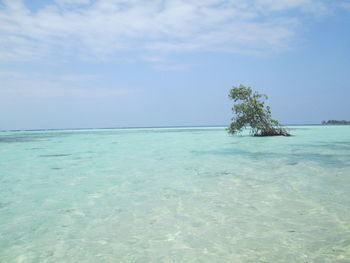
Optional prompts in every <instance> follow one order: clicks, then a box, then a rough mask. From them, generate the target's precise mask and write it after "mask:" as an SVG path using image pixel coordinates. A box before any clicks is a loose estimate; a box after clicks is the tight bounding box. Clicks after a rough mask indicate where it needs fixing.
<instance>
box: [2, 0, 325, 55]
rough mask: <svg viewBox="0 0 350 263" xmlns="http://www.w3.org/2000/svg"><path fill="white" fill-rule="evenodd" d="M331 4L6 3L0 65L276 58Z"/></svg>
mask: <svg viewBox="0 0 350 263" xmlns="http://www.w3.org/2000/svg"><path fill="white" fill-rule="evenodd" d="M327 2H328V1H323V0H229V1H223V0H193V1H185V0H150V1H143V0H128V1H126V0H95V1H89V0H56V2H54V3H52V4H46V5H45V6H43V7H42V8H39V9H38V10H37V11H35V12H33V11H31V9H30V8H29V6H26V4H25V3H24V2H23V1H22V0H3V1H2V6H0V61H13V60H25V59H29V60H33V59H40V58H47V57H50V56H54V55H57V54H58V55H60V56H72V55H73V56H79V57H82V58H90V59H95V58H106V57H107V58H108V57H110V56H113V55H116V54H118V53H120V52H122V51H133V50H137V51H147V52H151V53H169V52H190V51H222V52H231V53H250V54H252V53H253V54H255V53H264V52H275V51H280V50H283V49H286V48H288V46H289V41H291V40H293V38H294V37H295V35H296V32H297V28H298V26H299V25H300V24H301V23H302V22H303V21H302V18H303V17H304V16H308V15H314V14H323V13H325V12H326V10H328V9H329V6H328V5H327ZM286 12H288V13H287V14H286Z"/></svg>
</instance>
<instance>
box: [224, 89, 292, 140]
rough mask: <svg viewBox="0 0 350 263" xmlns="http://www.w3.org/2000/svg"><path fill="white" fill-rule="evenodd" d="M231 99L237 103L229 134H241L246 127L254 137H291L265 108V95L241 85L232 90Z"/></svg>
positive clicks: (234, 107)
mask: <svg viewBox="0 0 350 263" xmlns="http://www.w3.org/2000/svg"><path fill="white" fill-rule="evenodd" d="M229 98H230V99H232V100H233V101H234V102H235V104H234V106H233V108H232V111H233V112H234V114H235V116H234V117H233V118H232V120H233V122H232V123H231V124H230V126H229V127H228V132H229V133H231V134H236V133H240V132H242V131H243V129H245V128H246V127H250V128H251V130H250V132H251V134H252V135H253V136H276V135H282V136H290V134H289V133H288V132H287V130H286V129H284V128H282V127H281V126H280V124H279V122H278V121H277V120H274V119H272V118H271V109H270V107H269V106H265V100H267V98H268V97H267V96H266V95H265V94H259V93H258V92H256V91H255V92H253V90H252V88H250V87H245V86H243V85H239V87H233V88H232V89H231V90H230V93H229Z"/></svg>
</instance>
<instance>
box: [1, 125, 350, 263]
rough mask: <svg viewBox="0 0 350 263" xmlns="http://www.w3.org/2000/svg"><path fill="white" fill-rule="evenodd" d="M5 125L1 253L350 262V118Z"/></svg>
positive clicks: (82, 258) (65, 258)
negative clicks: (234, 126) (251, 132)
mask: <svg viewBox="0 0 350 263" xmlns="http://www.w3.org/2000/svg"><path fill="white" fill-rule="evenodd" d="M290 132H291V133H292V134H293V135H294V136H292V137H263V138H257V137H249V136H230V135H228V134H227V132H226V131H225V128H223V127H194V128H147V129H146V128H145V129H101V130H57V131H15V132H0V186H1V188H0V262H3V263H12V262H33V263H37V262H84V263H85V262H123V263H124V262H209V263H214V262H218V263H219V262H220V263H223V262H233V263H241V262H242V263H246V262H247V263H248V262H249V263H263V262H264V263H282V262H283V263H305V262H309V263H311V262H315V263H316V262H317V263H326V262H327V263H328V262H329V263H334V262H338V263H340V262H342V263H345V262H350V126H292V127H290Z"/></svg>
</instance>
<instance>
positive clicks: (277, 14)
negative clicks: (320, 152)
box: [0, 0, 350, 130]
mask: <svg viewBox="0 0 350 263" xmlns="http://www.w3.org/2000/svg"><path fill="white" fill-rule="evenodd" d="M240 83H242V84H245V85H248V86H252V87H253V88H255V89H256V90H258V91H260V92H262V93H266V94H268V95H269V103H270V105H271V107H272V112H273V116H274V117H275V118H277V119H279V120H280V121H281V122H282V123H285V124H288V123H290V124H292V123H293V124H302V123H320V122H321V121H322V120H326V119H348V120H350V103H349V98H350V1H349V0H192V1H191V0H187V1H184V0H147V1H145V0H143V1H141V0H125V1H123V0H0V130H5V129H39V128H78V127H80V128H83V127H130V126H138V127H139V126H176V125H226V124H227V123H229V121H230V117H231V112H230V108H231V104H232V103H231V102H230V101H229V100H228V98H227V94H228V91H229V89H230V88H231V87H232V86H235V85H239V84H240Z"/></svg>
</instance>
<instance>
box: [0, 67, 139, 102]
mask: <svg viewBox="0 0 350 263" xmlns="http://www.w3.org/2000/svg"><path fill="white" fill-rule="evenodd" d="M101 80H102V78H101V76H99V75H87V74H52V75H45V76H43V75H42V74H40V73H33V72H31V73H29V72H19V71H11V70H2V71H0V83H1V84H2V85H1V87H0V101H1V100H2V99H4V100H7V99H9V98H10V99H12V98H18V97H26V98H37V99H47V98H57V97H69V98H85V99H99V98H108V97H120V96H127V95H130V94H133V93H134V92H135V91H136V89H132V88H130V87H126V88H120V87H113V86H108V85H106V84H105V83H103V81H101Z"/></svg>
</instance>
